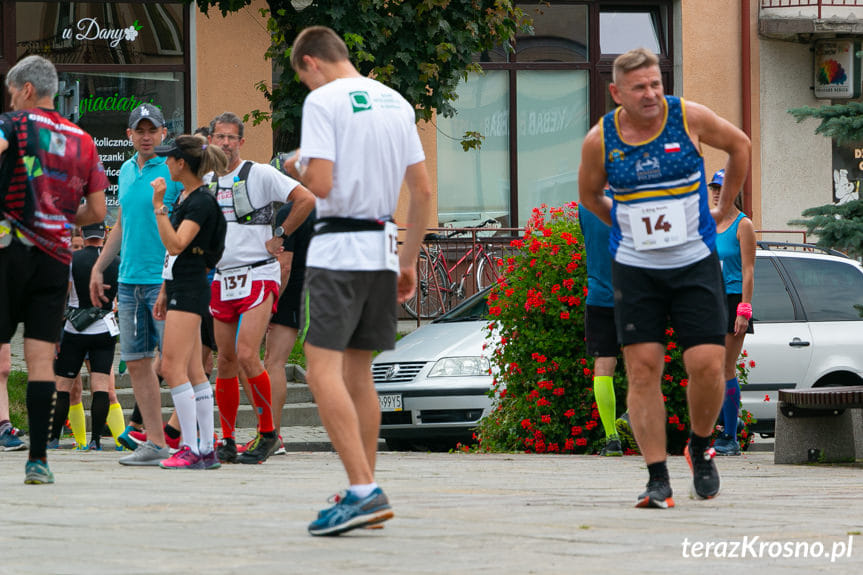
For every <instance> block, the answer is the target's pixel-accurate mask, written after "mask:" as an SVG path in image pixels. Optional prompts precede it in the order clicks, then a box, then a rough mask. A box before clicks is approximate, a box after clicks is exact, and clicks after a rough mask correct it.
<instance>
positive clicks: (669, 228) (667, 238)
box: [629, 202, 686, 251]
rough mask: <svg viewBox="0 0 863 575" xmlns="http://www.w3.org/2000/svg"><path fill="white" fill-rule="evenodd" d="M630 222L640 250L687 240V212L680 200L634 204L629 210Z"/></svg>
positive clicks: (634, 240) (634, 238)
mask: <svg viewBox="0 0 863 575" xmlns="http://www.w3.org/2000/svg"><path fill="white" fill-rule="evenodd" d="M629 224H630V226H631V229H632V240H633V242H634V244H635V249H636V250H639V251H642V250H656V249H659V248H669V247H672V246H678V245H680V244H682V243H685V242H686V212H685V211H684V209H683V204H682V203H680V202H673V203H667V204H666V203H663V204H656V203H653V202H651V203H648V204H643V205H638V206H634V207H633V208H632V210H631V211H630V212H629Z"/></svg>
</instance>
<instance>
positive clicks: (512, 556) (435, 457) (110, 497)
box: [0, 450, 863, 575]
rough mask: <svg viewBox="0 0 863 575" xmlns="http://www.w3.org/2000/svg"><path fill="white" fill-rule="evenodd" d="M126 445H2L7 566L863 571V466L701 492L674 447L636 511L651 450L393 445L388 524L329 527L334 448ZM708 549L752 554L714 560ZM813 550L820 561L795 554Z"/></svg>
mask: <svg viewBox="0 0 863 575" xmlns="http://www.w3.org/2000/svg"><path fill="white" fill-rule="evenodd" d="M121 455H122V454H121V453H117V452H108V451H105V452H85V453H78V452H74V451H68V450H61V451H58V452H52V453H51V454H50V464H51V467H52V469H53V471H54V473H55V475H56V478H57V483H56V484H54V485H44V486H31V485H24V483H23V468H24V462H25V459H26V453H25V452H14V453H0V494H2V495H0V518H2V521H0V550H2V551H0V574H2V575H7V574H8V575H12V574H15V575H19V574H43V573H57V574H77V573H88V574H94V575H97V574H115V573H123V574H124V575H133V574H139V573H140V574H144V573H146V574H150V573H219V574H222V573H225V574H231V573H243V574H246V573H256V574H270V573H273V574H280V573H301V574H305V573H310V574H311V573H314V574H323V573H325V574H329V573H340V574H341V573H376V574H377V573H411V574H414V573H416V574H426V573H429V574H438V573H447V574H449V573H513V574H523V573H537V574H557V573H560V574H572V573H602V572H605V573H661V574H670V573H690V572H692V573H707V572H728V573H743V572H748V573H758V574H759V575H762V574H773V573H792V574H794V573H800V574H801V575H802V574H810V573H848V574H851V573H860V572H861V569H863V537H861V533H863V512H861V511H863V503H861V501H863V481H861V480H863V467H861V466H860V465H859V464H858V465H857V466H854V465H814V466H789V465H774V464H773V462H772V457H773V456H772V454H771V453H763V452H758V453H747V454H745V455H743V456H741V457H733V458H723V459H721V460H720V461H719V467H720V470H721V472H722V476H723V491H722V493H720V495H719V497H717V498H715V499H713V500H710V501H695V500H691V499H689V498H688V497H687V491H688V483H689V480H690V474H689V470H688V468H687V465H686V462H685V461H684V459H683V458H682V457H671V458H670V459H669V469H670V473H671V478H672V485H673V487H674V489H675V500H676V502H677V507H676V508H674V509H671V510H667V511H660V510H643V509H635V508H633V507H632V504H633V502H634V499H635V496H636V495H637V494H638V493H639V492H640V491H641V488H642V487H643V485H644V483H645V480H646V471H645V467H644V464H643V461H642V460H641V458H639V457H623V458H600V457H597V456H550V455H524V454H494V455H488V454H479V455H478V454H470V455H468V454H461V453H450V454H447V453H395V452H384V453H380V454H379V456H378V463H377V480H378V481H379V482H380V484H381V485H382V487H383V488H384V489H385V490H386V492H387V494H388V495H389V497H390V500H391V502H392V504H393V508H394V510H395V514H396V515H395V518H394V519H392V520H391V521H389V522H387V523H386V526H385V528H384V529H381V530H358V531H354V532H351V533H348V534H345V535H343V536H341V537H337V538H316V537H311V536H309V535H308V534H307V532H306V525H307V524H308V522H309V521H310V520H311V519H313V518H314V516H315V514H316V512H317V511H318V510H319V509H321V508H322V507H324V506H325V505H326V504H325V500H326V498H327V496H329V495H330V494H331V493H333V492H335V491H337V490H339V489H340V488H342V487H343V486H344V485H345V475H344V472H343V470H342V467H341V465H340V463H339V460H338V458H337V456H336V455H335V454H334V453H327V452H291V453H289V454H288V455H287V456H278V457H273V458H271V459H270V460H269V461H267V462H266V463H265V464H263V465H255V466H247V465H226V466H223V468H222V469H220V470H214V471H166V470H162V469H158V468H127V467H123V466H121V465H118V464H117V463H116V460H117V459H118V458H119V457H120V456H121ZM756 538H757V539H756ZM753 539H754V540H755V543H754V544H753V543H751V542H752V541H753ZM849 543H850V547H849ZM707 544H712V549H713V552H712V553H713V555H716V554H717V553H725V554H726V555H728V554H731V553H732V552H733V553H734V554H736V555H737V556H738V558H729V557H726V558H717V557H713V556H711V557H710V558H704V557H703V554H704V553H705V550H704V549H705V548H704V547H701V546H705V545H707ZM762 544H764V545H765V546H764V547H763V548H761V547H760V546H761V545H762ZM803 546H806V547H807V549H809V550H810V556H808V557H802V556H799V557H794V556H788V557H784V556H782V555H783V554H784V553H785V552H786V551H785V550H786V549H789V550H790V551H791V552H796V553H802V552H803ZM741 547H742V549H741ZM722 549H724V551H721V550H722ZM822 550H823V553H824V554H826V555H823V556H822ZM839 552H842V556H841V557H834V559H835V561H833V562H831V560H830V554H831V553H836V554H838V553H839ZM771 553H773V554H776V555H779V556H778V557H770V554H771ZM686 554H688V555H689V556H688V557H687V556H685V555H686ZM741 554H743V557H742V558H740V557H739V556H740V555H741ZM759 554H760V555H759ZM814 554H818V555H819V557H817V558H815V557H813V556H812V555H814ZM693 555H695V556H693ZM849 555H850V556H849ZM744 569H745V570H746V571H743V570H744Z"/></svg>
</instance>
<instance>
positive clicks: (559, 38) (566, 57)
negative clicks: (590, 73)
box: [515, 3, 589, 62]
mask: <svg viewBox="0 0 863 575" xmlns="http://www.w3.org/2000/svg"><path fill="white" fill-rule="evenodd" d="M518 7H519V8H521V9H522V10H523V11H524V13H525V14H526V15H528V16H529V17H530V18H531V19H532V20H533V34H529V35H528V34H519V35H518V36H516V42H515V59H516V61H518V62H586V61H587V60H588V57H589V54H588V41H587V29H588V26H587V24H588V17H587V6H584V5H578V4H545V3H540V4H538V5H537V4H519V5H518Z"/></svg>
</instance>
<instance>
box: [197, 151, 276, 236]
mask: <svg viewBox="0 0 863 575" xmlns="http://www.w3.org/2000/svg"><path fill="white" fill-rule="evenodd" d="M252 165H253V162H250V161H248V160H247V161H245V162H243V167H241V168H240V173H239V174H238V175H237V177H236V178H234V183H233V184H232V186H231V199H232V201H233V202H234V217H235V218H236V219H237V223H238V224H242V225H254V226H269V225H271V224H272V221H273V204H272V203H270V204H267V205H266V206H264V207H263V208H255V207H254V206H252V202H251V200H250V199H249V190H248V188H247V187H246V181H247V180H248V179H249V172H251V171H252ZM219 189H220V188H219V178H218V176H216V174H213V179H212V181H211V182H210V190H211V191H212V192H213V194H214V195H215V196H216V197H218V190H219ZM222 189H224V188H222Z"/></svg>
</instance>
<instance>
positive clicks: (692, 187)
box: [614, 182, 701, 203]
mask: <svg viewBox="0 0 863 575" xmlns="http://www.w3.org/2000/svg"><path fill="white" fill-rule="evenodd" d="M700 187H701V182H694V183H692V184H689V185H686V186H680V187H677V188H663V189H658V190H646V191H643V192H629V193H625V194H621V193H618V192H615V193H614V199H615V200H616V201H618V202H623V203H626V202H634V201H637V200H645V199H654V198H663V197H679V196H686V195H689V194H691V193H693V192H696V191H698V189H699V188H700Z"/></svg>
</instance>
